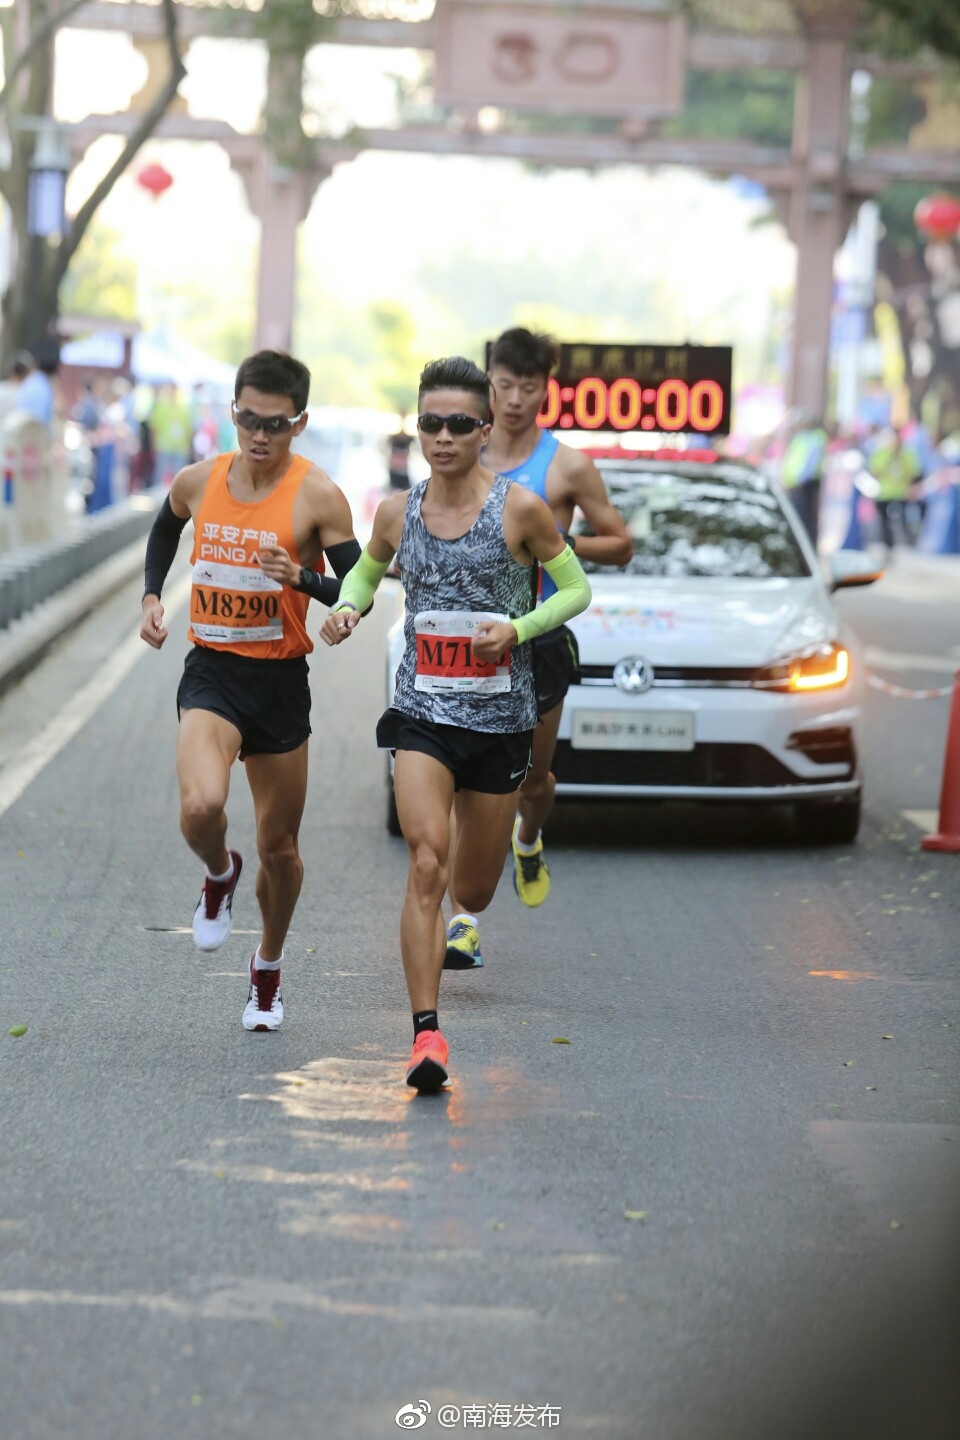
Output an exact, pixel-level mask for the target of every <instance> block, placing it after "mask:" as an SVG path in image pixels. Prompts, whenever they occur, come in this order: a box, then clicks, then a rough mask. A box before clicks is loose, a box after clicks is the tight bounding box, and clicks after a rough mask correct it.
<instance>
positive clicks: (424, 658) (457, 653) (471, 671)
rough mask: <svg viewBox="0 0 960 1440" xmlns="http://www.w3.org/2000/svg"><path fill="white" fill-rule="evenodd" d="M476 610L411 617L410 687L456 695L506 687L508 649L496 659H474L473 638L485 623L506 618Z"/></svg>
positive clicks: (502, 690)
mask: <svg viewBox="0 0 960 1440" xmlns="http://www.w3.org/2000/svg"><path fill="white" fill-rule="evenodd" d="M509 618H510V617H509V616H508V615H494V614H492V613H491V612H489V611H477V610H421V611H420V613H419V614H418V615H416V616H415V617H414V621H413V628H414V632H415V634H416V641H417V676H416V680H415V681H414V689H416V690H429V691H433V692H443V691H446V692H448V693H449V692H451V691H453V692H456V693H457V694H458V695H464V694H466V695H503V694H505V693H506V692H507V691H508V690H509V689H510V652H509V651H507V653H506V654H505V655H504V656H503V657H502V659H500V660H493V661H487V660H478V659H477V658H476V656H475V655H474V653H473V638H474V636H475V635H476V633H477V631H478V630H481V629H484V628H486V626H488V625H499V624H503V623H504V622H505V621H508V620H509Z"/></svg>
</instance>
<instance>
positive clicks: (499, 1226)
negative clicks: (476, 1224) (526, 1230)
mask: <svg viewBox="0 0 960 1440" xmlns="http://www.w3.org/2000/svg"><path fill="white" fill-rule="evenodd" d="M490 1229H491V1230H503V1229H504V1223H503V1221H502V1220H491V1221H490Z"/></svg>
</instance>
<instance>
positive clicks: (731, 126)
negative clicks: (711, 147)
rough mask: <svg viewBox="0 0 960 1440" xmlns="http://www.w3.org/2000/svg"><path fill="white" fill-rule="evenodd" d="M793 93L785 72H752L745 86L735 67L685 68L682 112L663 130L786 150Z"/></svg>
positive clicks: (792, 86)
mask: <svg viewBox="0 0 960 1440" xmlns="http://www.w3.org/2000/svg"><path fill="white" fill-rule="evenodd" d="M793 92H794V77H793V75H791V74H789V73H788V72H787V71H784V70H755V71H752V72H751V75H750V83H749V85H747V84H745V83H744V77H743V75H742V74H740V73H738V72H736V71H726V70H719V71H714V70H690V71H688V72H687V84H686V95H685V98H684V105H683V111H682V113H681V114H680V115H678V116H677V117H676V119H674V120H671V121H669V122H668V123H667V124H666V125H665V126H664V134H666V135H685V136H707V137H710V138H716V137H721V136H722V137H723V138H724V139H736V140H752V141H754V142H755V143H757V144H760V145H774V146H781V147H785V148H788V147H789V145H790V137H791V132H792V128H793Z"/></svg>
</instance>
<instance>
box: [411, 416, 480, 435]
mask: <svg viewBox="0 0 960 1440" xmlns="http://www.w3.org/2000/svg"><path fill="white" fill-rule="evenodd" d="M486 423H487V422H486V420H478V419H477V417H476V416H475V415H431V414H430V413H429V412H428V413H427V414H426V415H418V416H417V429H418V430H422V431H423V433H424V435H439V434H440V431H441V430H442V429H443V427H444V425H446V427H447V429H448V430H449V431H450V434H451V435H469V434H470V432H471V430H481V429H482V428H483V426H484V425H486Z"/></svg>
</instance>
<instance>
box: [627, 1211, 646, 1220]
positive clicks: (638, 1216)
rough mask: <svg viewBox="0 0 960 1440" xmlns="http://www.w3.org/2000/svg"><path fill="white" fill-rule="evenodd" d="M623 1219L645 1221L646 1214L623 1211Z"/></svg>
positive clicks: (644, 1212)
mask: <svg viewBox="0 0 960 1440" xmlns="http://www.w3.org/2000/svg"><path fill="white" fill-rule="evenodd" d="M623 1218H624V1220H646V1218H647V1212H646V1210H624V1212H623Z"/></svg>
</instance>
